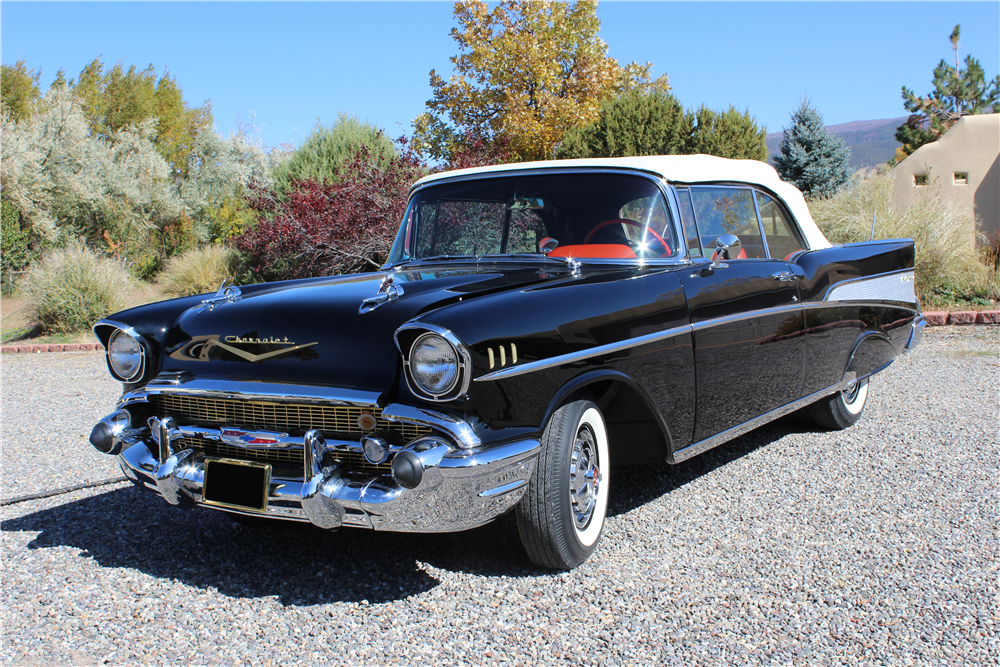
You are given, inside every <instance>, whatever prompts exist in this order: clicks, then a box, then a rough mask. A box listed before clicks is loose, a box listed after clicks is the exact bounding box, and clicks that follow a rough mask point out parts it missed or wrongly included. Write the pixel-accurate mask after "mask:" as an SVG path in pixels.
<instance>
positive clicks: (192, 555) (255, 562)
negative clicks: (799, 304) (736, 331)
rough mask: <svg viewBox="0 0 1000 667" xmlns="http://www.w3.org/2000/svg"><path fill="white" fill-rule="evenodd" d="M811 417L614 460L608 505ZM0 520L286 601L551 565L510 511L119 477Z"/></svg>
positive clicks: (637, 501) (644, 496)
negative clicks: (391, 522) (275, 504)
mask: <svg viewBox="0 0 1000 667" xmlns="http://www.w3.org/2000/svg"><path fill="white" fill-rule="evenodd" d="M812 428H813V427H812V426H811V425H810V424H809V423H808V422H803V421H802V420H801V419H797V418H795V417H786V418H785V419H782V420H779V421H777V422H774V423H772V424H770V425H768V426H765V427H762V428H760V429H757V430H756V431H753V432H751V433H748V434H746V435H744V436H742V437H740V438H737V439H736V440H733V441H732V442H730V443H727V444H725V445H722V446H720V447H718V448H716V449H715V450H712V451H711V452H707V453H706V454H703V455H701V456H699V457H696V458H694V459H692V460H690V461H687V462H685V463H682V464H680V465H676V466H671V465H668V464H666V463H662V464H654V465H634V466H627V467H623V468H620V469H617V470H618V472H616V475H617V476H618V479H621V478H622V476H625V475H627V477H628V484H617V485H614V486H613V487H612V491H611V497H610V499H609V515H610V516H617V515H620V514H624V513H626V512H629V511H631V510H632V509H635V508H637V507H640V506H642V505H644V504H645V503H647V502H649V501H651V500H654V499H655V498H658V497H660V496H662V495H664V494H667V493H670V492H671V491H673V490H674V489H677V488H679V487H681V486H683V485H685V484H687V483H689V482H691V481H693V480H696V479H697V478H699V477H701V476H702V475H704V474H706V473H708V472H711V471H713V470H715V469H717V468H719V467H721V466H724V465H726V464H727V463H729V462H731V461H734V460H736V459H738V458H740V457H742V456H745V455H746V454H749V453H750V452H753V451H755V450H757V449H759V448H761V447H763V446H765V445H767V444H768V443H770V442H773V441H775V440H777V439H779V438H781V437H784V436H785V435H787V434H789V433H794V432H801V431H804V430H811V429H812ZM0 531H3V532H25V531H28V532H36V533H38V534H37V535H36V536H35V538H34V539H33V540H32V541H31V542H30V543H29V544H28V548H29V549H45V548H51V547H59V546H69V547H73V548H76V549H80V550H81V551H82V554H83V555H85V556H87V557H90V558H92V559H93V560H94V561H95V562H96V563H98V564H99V565H101V566H102V567H106V568H131V569H135V570H138V571H140V572H144V573H146V574H148V575H149V576H152V577H156V578H158V579H165V580H177V581H179V582H182V583H184V584H186V585H190V586H194V587H198V588H202V589H215V590H217V591H219V592H220V593H222V594H224V595H227V596H230V597H234V598H264V597H276V598H277V599H278V600H279V601H280V602H282V604H285V605H294V606H307V605H315V604H324V603H330V602H339V601H344V602H347V601H353V602H360V601H362V600H367V601H368V602H369V603H371V604H378V603H384V602H391V601H394V600H399V599H403V598H406V597H410V596H413V595H417V594H420V593H423V592H425V591H428V590H431V589H433V588H434V587H435V586H437V585H438V584H439V583H440V580H439V579H437V578H436V577H435V576H434V575H433V571H434V569H439V570H443V571H450V572H463V573H469V574H475V575H479V576H487V577H492V576H518V577H523V576H529V577H530V576H548V575H552V574H553V572H552V571H551V570H546V569H542V568H538V567H535V566H533V565H532V564H531V563H530V562H529V561H528V560H527V558H526V557H525V555H524V551H523V549H522V547H521V543H520V540H519V538H518V534H517V522H516V520H515V519H514V516H513V514H507V515H505V516H503V517H500V518H499V519H498V520H497V521H495V522H493V523H491V524H488V525H486V526H482V527H480V528H476V529H473V530H470V531H465V532H461V533H442V534H419V533H379V532H374V531H368V530H358V529H344V530H341V531H339V532H329V531H323V530H319V529H317V528H313V527H312V526H309V525H306V524H301V523H295V524H292V523H282V522H275V523H274V525H273V526H270V525H269V526H254V527H250V526H243V525H239V524H236V523H235V522H233V521H231V520H230V519H229V518H228V517H227V516H226V515H224V514H223V513H221V512H216V511H212V510H207V509H195V510H192V511H189V512H185V511H183V510H180V509H177V508H175V507H172V506H170V505H168V504H166V503H165V502H163V500H162V499H160V498H158V497H157V496H155V495H154V494H152V493H148V492H146V491H142V490H139V489H136V488H134V487H131V486H128V487H122V488H117V489H114V490H112V491H108V492H106V493H101V494H98V495H95V496H92V497H89V498H84V499H81V500H75V501H72V502H68V503H66V504H63V505H58V506H56V507H51V508H47V509H43V510H39V511H37V512H33V513H31V514H27V515H25V516H21V517H17V518H13V519H9V520H6V521H4V522H3V523H2V525H0ZM425 564H426V565H425ZM428 566H429V567H428Z"/></svg>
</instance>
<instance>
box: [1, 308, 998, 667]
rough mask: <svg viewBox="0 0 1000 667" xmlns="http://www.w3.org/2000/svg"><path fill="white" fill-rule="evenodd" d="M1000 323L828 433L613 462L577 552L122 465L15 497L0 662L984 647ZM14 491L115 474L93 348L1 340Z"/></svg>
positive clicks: (988, 654)
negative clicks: (48, 493)
mask: <svg viewBox="0 0 1000 667" xmlns="http://www.w3.org/2000/svg"><path fill="white" fill-rule="evenodd" d="M998 350H1000V328H997V327H993V328H989V329H987V328H985V327H978V328H968V329H957V328H950V329H935V330H931V331H929V332H928V335H927V336H926V337H925V339H924V342H923V344H922V346H921V347H920V348H918V350H917V351H915V352H914V353H913V354H911V355H908V356H906V357H904V358H901V359H900V360H898V361H897V362H896V363H895V364H893V366H891V367H890V368H889V370H888V371H886V372H884V373H882V374H880V375H879V376H877V377H876V378H875V379H873V380H872V382H871V393H870V397H869V406H868V412H867V414H866V416H865V417H864V419H862V421H861V422H860V423H858V424H857V425H855V426H854V427H853V428H851V429H849V430H847V431H843V432H838V433H824V432H817V431H814V430H813V427H812V426H811V425H810V423H809V422H806V421H804V420H802V419H800V418H798V417H796V416H795V415H793V416H791V417H786V418H784V419H782V420H779V421H778V422H776V423H774V424H771V425H769V426H766V427H763V428H760V429H758V430H756V431H754V432H752V433H749V434H747V435H745V436H743V437H741V438H739V439H738V440H735V441H733V442H731V443H729V444H727V445H723V446H722V447H719V448H717V449H715V450H713V451H711V452H709V453H707V454H704V455H702V456H701V457H698V458H695V459H693V460H691V461H688V462H686V463H684V464H682V465H679V466H668V465H665V464H664V465H657V466H646V467H629V468H620V469H615V471H614V482H613V487H612V507H611V516H610V518H609V520H608V523H607V526H606V528H605V536H604V539H603V542H602V544H601V546H600V548H599V549H598V551H597V553H596V554H595V556H594V557H593V558H591V559H590V561H588V562H587V563H585V564H584V565H582V566H581V567H579V568H578V569H577V570H575V571H572V572H567V573H550V572H545V571H541V570H537V569H533V568H532V567H531V566H530V565H529V564H528V562H527V560H526V559H525V557H524V555H523V553H522V551H521V547H520V543H519V542H518V540H517V535H516V527H514V526H513V525H512V522H511V521H509V520H501V521H500V522H498V523H495V524H492V525H490V526H486V527H483V528H480V529H477V530H474V531H470V532H467V533H458V534H451V535H385V534H378V533H371V532H362V531H354V530H350V529H345V530H343V531H342V532H339V533H324V532H322V531H319V530H316V529H313V528H310V527H305V526H291V527H280V528H247V527H242V526H238V525H236V524H234V523H232V522H230V521H229V520H228V519H227V518H226V517H225V516H224V515H221V514H219V513H217V512H212V511H208V510H195V511H193V512H187V513H185V512H183V511H180V510H177V509H174V508H172V507H170V506H168V505H167V504H166V503H164V502H163V501H161V500H158V499H157V498H155V497H154V496H152V495H151V494H144V493H140V492H139V491H137V490H134V489H133V488H132V487H131V486H129V485H126V484H114V485H111V486H103V487H98V488H94V489H89V490H86V491H78V492H73V493H67V494H62V495H58V496H55V497H51V498H46V499H42V500H35V501H29V502H23V503H17V504H13V505H8V506H6V507H2V508H0V512H2V514H0V516H2V519H3V524H2V532H0V537H2V547H0V549H2V551H0V556H2V559H0V566H2V592H0V615H2V618H0V621H2V633H3V634H2V637H0V664H18V665H46V666H47V665H53V664H72V665H90V664H105V663H107V664H149V663H154V664H185V665H188V664H210V665H216V664H224V665H236V664H253V665H291V664H308V665H318V664H323V665H326V664H364V665H378V664H405V665H419V664H434V665H456V664H485V665H494V664H495V665H522V664H540V665H541V664H544V665H552V664H565V665H591V664H592V665H598V664H600V665H626V664H635V665H653V664H666V665H674V664H676V665H685V666H690V665H701V664H719V665H730V664H732V665H742V664H752V665H788V664H795V665H798V664H801V665H824V664H859V665H872V664H887V665H909V664H921V665H927V664H935V665H939V664H947V665H995V664H997V663H998V661H1000V637H998V626H1000V592H998V575H1000V572H998V551H1000V549H998V533H997V526H998V525H1000V521H998V514H1000V507H998V506H1000V504H998V500H997V493H998V486H1000V479H998V469H1000V466H998V446H997V445H998V425H1000V406H998V387H1000V357H998ZM2 370H3V424H2V447H3V449H2V456H3V458H2V467H0V471H2V472H0V497H2V498H5V499H10V498H12V497H15V496H21V495H24V494H27V493H33V492H37V491H41V490H46V489H55V488H59V487H65V486H69V485H72V484H74V483H79V482H80V481H84V480H98V479H104V478H107V477H113V476H115V475H117V474H119V473H118V471H117V468H116V466H115V465H114V463H113V459H111V458H110V457H106V456H103V455H99V454H97V453H96V452H94V451H93V449H92V448H91V446H90V445H89V444H88V443H87V442H86V436H87V434H88V433H89V429H90V427H91V425H92V424H93V422H94V421H96V420H97V419H98V418H99V417H101V416H103V415H104V414H106V413H107V412H109V411H110V409H111V407H112V405H113V402H114V398H115V396H116V393H117V391H118V385H116V384H115V383H114V382H112V381H111V380H110V379H108V377H107V374H106V372H105V371H104V364H103V358H102V356H101V355H100V354H94V353H62V354H49V355H31V356H26V355H5V356H4V357H3V369H2Z"/></svg>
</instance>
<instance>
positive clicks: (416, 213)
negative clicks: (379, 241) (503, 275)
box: [389, 173, 677, 264]
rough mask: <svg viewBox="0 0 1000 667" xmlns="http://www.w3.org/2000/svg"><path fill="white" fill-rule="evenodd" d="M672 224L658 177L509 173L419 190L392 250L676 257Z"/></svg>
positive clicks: (396, 257) (408, 254)
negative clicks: (657, 181)
mask: <svg viewBox="0 0 1000 667" xmlns="http://www.w3.org/2000/svg"><path fill="white" fill-rule="evenodd" d="M675 252H677V244H676V243H675V242H674V236H673V233H672V225H671V224H670V217H669V214H668V212H667V207H666V205H665V202H664V200H663V195H662V193H661V192H660V190H659V188H658V187H657V186H656V184H655V183H653V182H652V181H649V180H647V179H645V178H641V177H638V176H630V175H626V174H607V173H603V174H588V173H578V174H558V175H549V176H523V175H522V176H505V177H497V178H488V179H481V180H469V181H461V182H458V183H446V184H442V185H438V186H431V187H427V188H424V189H423V190H420V191H419V192H417V193H416V194H415V195H414V196H413V198H412V199H411V200H410V204H409V206H408V207H407V210H406V214H405V217H404V219H403V225H402V227H401V229H400V231H399V234H398V235H397V237H396V242H395V243H394V244H393V248H392V253H391V254H390V257H389V262H390V263H391V264H396V263H398V262H403V261H407V260H412V259H426V258H432V257H442V256H447V257H470V256H471V257H483V256H486V255H517V254H524V253H530V254H547V255H548V256H550V257H598V258H616V259H620V258H635V257H671V256H672V254H673V253H675Z"/></svg>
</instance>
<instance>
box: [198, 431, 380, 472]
mask: <svg viewBox="0 0 1000 667" xmlns="http://www.w3.org/2000/svg"><path fill="white" fill-rule="evenodd" d="M178 444H179V447H180V448H181V449H187V448H189V447H190V448H192V449H200V450H201V451H203V452H204V453H205V455H206V456H218V457H221V458H227V459H239V460H243V461H260V462H262V463H270V464H272V465H282V464H283V465H286V466H287V465H294V466H296V467H297V468H298V473H299V474H300V475H301V473H302V469H303V453H302V450H301V449H299V448H294V449H293V448H283V449H279V448H273V449H249V448H246V447H236V446H234V445H229V444H226V443H224V442H219V441H218V440H209V439H208V438H198V437H191V436H188V437H184V438H181V439H180V442H179V443H178ZM327 456H329V457H332V458H333V459H334V460H336V461H339V462H340V463H341V464H343V465H344V466H345V467H346V468H347V469H348V470H352V471H355V472H366V473H374V474H389V473H390V472H391V471H392V466H391V465H390V463H389V462H388V461H387V462H385V463H381V464H379V465H375V464H373V463H370V462H369V461H368V459H366V458H365V456H364V454H362V453H361V452H358V451H354V450H347V449H338V450H335V451H331V452H328V453H327Z"/></svg>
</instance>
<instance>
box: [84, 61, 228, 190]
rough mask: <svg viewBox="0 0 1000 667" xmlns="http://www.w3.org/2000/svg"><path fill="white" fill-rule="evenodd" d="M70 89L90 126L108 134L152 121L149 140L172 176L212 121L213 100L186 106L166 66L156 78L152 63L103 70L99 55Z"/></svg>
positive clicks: (181, 170) (183, 167) (183, 171)
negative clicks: (194, 105) (79, 101)
mask: <svg viewBox="0 0 1000 667" xmlns="http://www.w3.org/2000/svg"><path fill="white" fill-rule="evenodd" d="M69 86H70V88H71V89H72V90H73V92H74V93H75V94H76V95H77V96H78V97H79V98H80V100H81V104H82V106H83V110H84V114H85V116H86V118H87V122H88V124H89V125H90V128H91V131H92V132H93V133H94V134H95V135H96V136H98V137H102V138H105V139H107V138H109V137H111V136H112V134H113V133H114V132H119V131H121V130H124V129H125V128H127V127H136V126H138V125H140V124H142V123H143V122H144V121H146V120H149V119H153V120H155V133H154V135H153V143H154V145H155V146H156V149H157V151H158V152H159V153H160V155H162V156H163V159H164V160H166V161H167V163H168V164H170V166H171V170H172V172H173V176H174V179H175V181H179V180H180V179H182V178H184V177H185V176H186V175H187V169H188V158H189V157H190V155H191V151H192V150H193V148H194V144H195V139H196V137H197V135H198V134H199V133H200V132H202V131H205V130H207V129H210V128H211V126H212V106H211V102H205V103H204V104H203V105H202V106H201V107H197V108H190V107H189V106H188V105H187V103H186V102H185V101H184V97H183V93H182V91H181V88H180V86H178V85H177V80H176V79H174V78H173V77H171V76H170V74H169V72H167V71H164V73H163V75H162V76H160V77H159V79H157V74H156V70H155V69H154V68H153V66H152V65H150V66H149V67H147V68H146V69H144V70H139V69H137V68H136V66H135V65H130V66H129V67H128V69H125V67H124V66H123V65H122V63H121V62H118V63H116V64H115V65H114V67H112V68H111V69H108V70H106V71H105V69H104V65H103V63H101V61H100V60H99V59H95V60H93V61H92V62H91V63H89V64H88V65H87V66H86V67H84V68H83V70H82V71H81V72H80V77H79V79H78V80H75V81H70V83H69Z"/></svg>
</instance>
